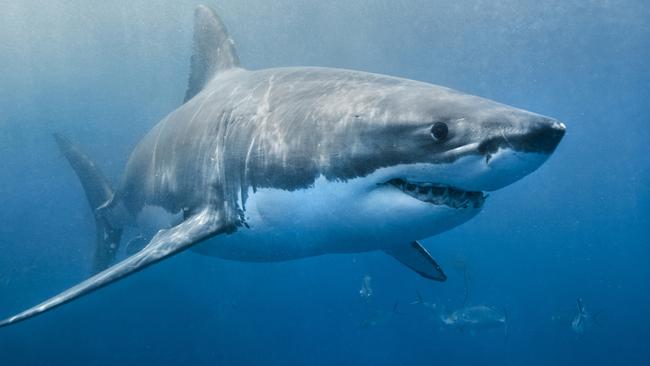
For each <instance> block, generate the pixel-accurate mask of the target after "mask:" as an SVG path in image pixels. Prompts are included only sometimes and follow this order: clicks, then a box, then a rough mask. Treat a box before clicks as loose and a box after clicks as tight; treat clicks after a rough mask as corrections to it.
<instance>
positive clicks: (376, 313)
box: [359, 301, 402, 329]
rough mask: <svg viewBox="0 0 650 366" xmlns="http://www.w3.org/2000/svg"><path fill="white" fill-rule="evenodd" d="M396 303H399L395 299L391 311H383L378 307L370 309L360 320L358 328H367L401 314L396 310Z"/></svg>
mask: <svg viewBox="0 0 650 366" xmlns="http://www.w3.org/2000/svg"><path fill="white" fill-rule="evenodd" d="M398 305H399V303H398V302H397V301H396V302H395V304H394V305H393V309H392V310H391V311H385V310H379V309H376V310H372V311H370V313H369V314H368V317H367V318H366V319H364V320H362V321H361V323H359V328H364V329H367V328H371V327H375V326H377V325H381V324H384V323H386V322H388V321H389V320H391V319H392V318H393V317H394V316H395V315H397V314H402V313H400V312H399V311H398V310H397V306H398Z"/></svg>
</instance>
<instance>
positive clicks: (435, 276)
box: [384, 241, 447, 281]
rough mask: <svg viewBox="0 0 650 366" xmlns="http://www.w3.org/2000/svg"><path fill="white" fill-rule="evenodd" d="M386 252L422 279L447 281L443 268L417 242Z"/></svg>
mask: <svg viewBox="0 0 650 366" xmlns="http://www.w3.org/2000/svg"><path fill="white" fill-rule="evenodd" d="M384 251H385V252H386V253H387V254H389V255H390V256H392V257H393V258H395V259H397V260H398V261H400V262H401V263H402V264H404V265H405V266H407V267H409V268H410V269H412V270H414V271H415V272H417V273H418V274H419V275H420V276H422V277H425V278H428V279H431V280H435V281H446V280H447V276H446V275H445V273H444V272H443V271H442V268H440V266H439V265H438V263H436V261H435V260H434V259H433V258H432V257H431V255H430V254H429V252H428V251H427V250H426V249H424V247H423V246H422V245H421V244H420V243H418V242H417V241H412V242H411V243H410V244H409V245H400V246H396V247H394V248H390V249H386V250H384Z"/></svg>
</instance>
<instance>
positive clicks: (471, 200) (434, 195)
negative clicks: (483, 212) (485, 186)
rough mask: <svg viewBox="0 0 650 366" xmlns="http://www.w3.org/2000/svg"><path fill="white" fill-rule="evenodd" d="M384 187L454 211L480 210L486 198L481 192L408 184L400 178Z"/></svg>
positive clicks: (429, 184)
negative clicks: (390, 187) (469, 208)
mask: <svg viewBox="0 0 650 366" xmlns="http://www.w3.org/2000/svg"><path fill="white" fill-rule="evenodd" d="M384 185H391V186H393V187H395V188H397V189H399V190H400V191H402V192H404V193H405V194H407V195H409V196H411V197H413V198H415V199H417V200H419V201H422V202H427V203H430V204H433V205H436V206H442V205H445V206H448V207H451V208H456V209H460V208H468V207H473V208H481V207H483V203H484V202H485V199H486V198H487V195H484V194H483V192H471V191H463V190H461V189H458V188H454V187H450V186H446V185H442V184H436V183H416V182H409V181H407V180H404V179H401V178H396V179H391V180H389V181H388V182H386V183H384Z"/></svg>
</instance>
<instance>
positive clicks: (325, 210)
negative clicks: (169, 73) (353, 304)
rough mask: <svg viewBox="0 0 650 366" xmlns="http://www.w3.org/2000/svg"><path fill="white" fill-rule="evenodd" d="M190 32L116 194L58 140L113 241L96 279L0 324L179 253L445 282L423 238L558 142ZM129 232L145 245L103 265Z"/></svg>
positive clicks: (437, 92)
mask: <svg viewBox="0 0 650 366" xmlns="http://www.w3.org/2000/svg"><path fill="white" fill-rule="evenodd" d="M194 28H195V29H194V38H193V55H192V58H191V71H190V79H189V80H190V81H189V86H188V88H187V92H186V96H185V101H184V103H183V104H182V105H181V106H180V107H179V108H178V109H176V110H175V111H173V112H171V113H170V114H169V115H168V116H167V117H165V118H164V119H163V120H162V121H160V122H159V123H158V124H157V125H156V126H155V127H154V128H153V129H152V130H151V131H150V132H149V133H148V134H146V136H144V138H143V139H142V140H141V141H140V142H139V143H138V145H137V146H136V147H135V149H134V151H133V152H132V153H131V155H130V158H129V160H128V163H127V165H126V168H125V171H124V173H123V175H122V179H121V181H120V183H119V185H118V186H117V187H116V188H115V189H114V188H113V187H111V186H110V185H109V184H108V183H107V181H106V179H105V178H104V177H103V176H102V174H101V172H100V171H99V168H97V166H96V164H94V162H92V161H91V160H90V158H88V157H87V156H85V155H83V153H81V151H80V150H79V149H78V148H76V147H75V146H74V144H72V143H71V142H70V141H68V140H66V139H65V138H63V137H62V136H57V142H58V143H59V147H60V148H61V150H62V151H63V152H64V156H65V157H66V158H67V159H68V161H69V162H70V164H71V166H72V167H73V169H74V170H75V173H76V174H77V175H78V177H79V179H80V181H81V183H82V186H83V187H84V189H85V190H86V193H87V197H88V200H89V203H90V206H91V209H92V212H93V214H94V215H95V218H96V222H97V229H98V233H108V234H111V235H99V234H98V240H97V253H98V254H97V255H96V262H95V264H94V268H95V270H96V272H97V273H96V274H95V275H93V276H91V277H90V278H89V279H87V280H85V281H83V282H81V283H80V284H78V285H77V286H74V287H72V288H71V289H69V290H67V291H64V292H63V293H61V294H59V295H56V296H54V297H52V298H51V299H49V300H47V301H45V302H43V303H41V304H39V305H37V306H35V307H32V308H30V309H28V310H26V311H24V312H22V313H19V314H18V315H15V316H13V317H10V318H8V319H6V320H4V321H1V322H0V327H2V326H6V325H9V324H13V323H16V322H18V321H21V320H24V319H28V318H30V317H32V316H35V315H37V314H40V313H43V312H45V311H47V310H50V309H52V308H54V307H56V306H58V305H61V304H63V303H65V302H68V301H71V300H74V299H76V298H78V297H80V296H82V295H85V294H87V293H89V292H91V291H93V290H96V289H98V288H101V287H103V286H105V285H107V284H110V283H112V282H114V281H116V280H118V279H121V278H124V277H126V276H128V275H130V274H132V273H135V272H137V271H139V270H142V269H144V268H145V267H147V266H149V265H151V264H153V263H156V262H158V261H161V260H164V259H166V258H169V257H170V256H172V255H174V254H176V253H179V252H181V251H183V250H185V249H190V248H191V249H192V250H195V251H197V252H199V253H202V254H205V255H210V256H214V257H218V258H224V259H231V260H239V261H252V262H269V261H285V260H292V259H299V258H304V257H310V256H316V255H323V254H330V253H359V252H368V251H376V250H382V251H385V252H386V253H387V254H389V255H391V256H393V257H394V258H396V259H397V260H398V261H399V262H401V263H403V264H405V265H406V266H407V267H409V268H411V269H413V270H414V271H415V272H416V273H418V274H420V275H422V276H424V277H426V278H429V279H433V280H439V281H444V280H445V279H446V276H445V275H444V273H443V272H442V269H441V268H440V266H439V265H438V264H437V263H436V262H435V260H433V258H432V257H431V256H430V254H429V253H428V252H427V250H426V249H425V248H424V247H422V246H421V245H420V244H419V242H418V240H421V239H425V238H428V237H431V236H434V235H436V234H439V233H441V232H444V231H446V230H449V229H451V228H454V227H456V226H458V225H461V224H463V223H464V222H466V221H468V220H470V219H471V218H472V217H474V216H476V215H477V214H478V213H479V212H480V211H481V209H482V207H483V204H484V202H485V199H486V195H485V192H488V191H495V190H498V189H500V188H503V187H505V186H507V185H509V184H512V183H514V182H515V181H517V180H519V179H521V178H522V177H524V176H526V175H528V174H529V173H531V172H533V171H535V170H536V169H537V168H538V167H539V166H541V165H542V164H543V163H544V161H546V159H548V157H549V156H550V155H551V154H552V153H553V151H554V150H555V148H556V147H557V145H558V144H559V142H560V140H561V139H562V137H563V135H564V133H565V126H564V124H563V123H561V122H559V121H558V120H556V119H554V118H550V117H546V116H543V115H540V114H536V113H532V112H528V111H524V110H521V109H518V108H514V107H510V106H507V105H504V104H501V103H497V102H494V101H491V100H488V99H484V98H481V97H477V96H473V95H468V94H465V93H462V92H459V91H455V90H452V89H449V88H445V87H441V86H437V85H433V84H429V83H424V82H419V81H414V80H408V79H403V78H397V77H391V76H386V75H378V74H372V73H366V72H362V71H354V70H343V69H331V68H320V67H291V68H272V69H263V70H246V69H245V68H243V67H242V66H241V63H240V61H239V57H238V55H237V52H236V49H235V46H234V42H233V41H232V40H231V39H230V37H229V35H228V33H227V31H226V27H225V26H224V24H223V22H222V21H221V20H220V19H219V17H218V16H217V15H216V14H215V13H214V11H212V10H211V9H209V8H207V7H205V6H199V7H197V9H196V12H195V26H194ZM129 227H130V228H136V230H140V232H141V233H142V234H141V235H139V236H138V240H143V239H142V238H145V239H146V240H144V242H147V241H148V244H146V246H144V248H142V249H141V250H140V251H138V252H137V253H135V254H133V255H132V256H130V257H127V258H126V259H124V260H122V261H121V262H118V263H116V264H113V263H112V262H113V258H114V257H115V255H116V253H118V251H119V245H120V240H121V239H123V238H122V232H123V230H124V229H125V228H129ZM131 242H133V240H132V241H131Z"/></svg>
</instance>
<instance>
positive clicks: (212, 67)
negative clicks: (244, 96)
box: [184, 5, 239, 102]
mask: <svg viewBox="0 0 650 366" xmlns="http://www.w3.org/2000/svg"><path fill="white" fill-rule="evenodd" d="M233 67H239V57H238V56H237V51H236V50H235V46H234V42H233V41H232V39H230V36H228V31H227V30H226V26H225V25H224V24H223V22H222V21H221V19H219V16H217V14H216V13H215V12H214V11H213V10H212V9H210V8H208V7H207V6H204V5H199V6H198V7H197V8H196V10H195V11H194V39H193V45H192V58H191V60H190V68H191V70H190V80H189V84H188V86H187V92H186V93H185V100H184V101H185V102H187V101H188V100H190V99H192V98H193V97H194V96H195V95H196V94H198V93H199V92H200V91H201V90H202V89H203V87H204V86H205V85H206V84H207V83H208V81H210V80H211V79H212V78H213V77H214V76H215V75H216V74H218V73H219V72H221V71H223V70H227V69H231V68H233Z"/></svg>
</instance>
